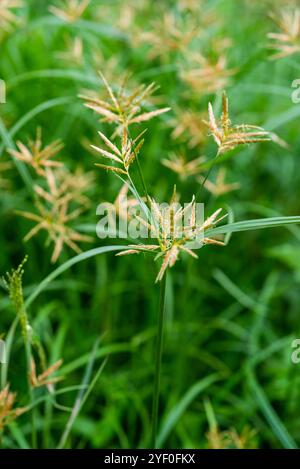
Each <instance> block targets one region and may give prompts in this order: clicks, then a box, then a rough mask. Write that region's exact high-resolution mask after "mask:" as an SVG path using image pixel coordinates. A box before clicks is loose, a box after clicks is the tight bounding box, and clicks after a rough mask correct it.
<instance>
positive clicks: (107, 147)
mask: <svg viewBox="0 0 300 469" xmlns="http://www.w3.org/2000/svg"><path fill="white" fill-rule="evenodd" d="M100 75H101V78H102V81H103V84H104V87H105V90H106V94H107V96H106V98H102V97H101V99H98V98H93V99H90V98H89V97H87V96H82V98H83V99H84V100H85V105H86V106H87V107H88V108H90V109H92V110H93V111H95V112H96V114H98V115H100V116H101V121H102V122H104V123H109V124H111V125H114V126H115V127H114V131H113V133H112V137H109V136H107V135H105V133H104V132H103V131H102V130H101V131H99V132H98V134H99V137H100V139H101V141H102V145H101V146H97V145H92V148H93V150H94V152H95V155H96V154H98V155H99V156H100V157H101V158H102V159H103V160H104V161H109V163H110V164H106V163H102V162H101V163H95V164H96V166H97V167H99V168H101V169H104V170H106V171H108V172H111V173H113V174H115V176H116V177H118V178H119V179H121V180H122V182H123V184H124V185H125V186H123V188H124V187H127V188H128V189H126V191H127V190H129V191H130V192H131V194H132V196H133V201H132V203H131V206H132V205H133V206H135V207H137V206H139V208H140V212H141V214H142V216H141V215H140V214H136V213H135V214H133V215H132V214H131V215H130V214H127V217H128V219H129V218H130V217H131V218H135V221H136V222H138V223H140V225H141V226H142V227H143V228H145V229H146V230H148V232H149V233H151V234H152V238H154V239H155V243H152V242H151V244H150V243H149V244H147V243H137V242H136V243H135V244H129V245H128V246H126V249H124V250H122V251H121V252H120V253H118V254H117V256H124V255H131V254H137V255H139V254H141V253H146V254H149V255H152V256H153V257H154V259H155V260H159V261H160V268H159V271H158V274H157V276H156V280H155V282H156V283H158V284H159V290H160V292H159V306H158V313H157V332H156V345H155V355H154V366H155V370H154V383H153V398H152V414H151V415H152V417H151V432H150V434H149V446H150V447H151V448H156V447H157V444H158V443H157V431H158V422H159V396H160V380H161V362H162V354H163V331H164V312H165V305H166V277H167V271H168V269H169V268H172V267H173V266H174V264H175V263H176V262H177V260H178V259H179V256H180V254H181V253H186V254H188V255H190V256H191V257H193V258H196V259H197V258H198V255H197V254H196V252H195V249H198V248H199V244H197V240H198V239H199V238H198V237H199V236H201V243H200V246H201V247H204V246H206V245H211V244H213V245H217V246H221V247H224V246H226V243H227V240H228V236H225V235H228V234H230V233H233V232H238V231H246V230H252V229H259V228H267V227H275V226H282V225H285V224H289V223H299V222H300V217H299V216H295V217H277V218H267V219H259V220H246V221H240V222H235V223H230V222H229V223H227V224H223V225H221V226H220V225H219V226H217V225H218V224H219V223H220V222H221V221H222V220H224V219H225V218H226V214H223V215H222V214H221V212H222V208H221V207H220V208H219V209H217V210H216V211H215V212H214V213H212V214H211V215H210V216H209V217H207V218H206V219H205V220H204V221H202V223H198V222H197V219H196V198H195V196H193V198H192V200H191V201H190V202H189V203H188V204H187V206H186V207H185V208H182V207H181V206H180V204H179V203H178V195H177V192H176V187H175V188H174V190H173V193H172V195H171V198H170V203H169V204H168V206H167V208H165V207H164V208H161V206H160V204H159V203H158V202H157V201H156V200H155V199H154V198H153V197H152V196H150V194H149V192H148V189H147V184H146V182H145V178H144V175H143V170H142V163H140V160H141V161H142V158H141V153H142V147H143V145H144V143H145V136H144V134H145V131H146V129H143V130H142V131H139V132H138V134H137V135H136V136H135V129H134V126H135V124H141V123H144V122H146V121H148V120H150V119H152V118H154V117H156V116H159V115H161V114H163V113H165V112H168V111H170V109H169V108H162V109H157V110H152V111H149V112H143V111H142V110H141V108H142V105H143V103H144V100H145V99H146V98H147V96H148V95H149V94H150V93H152V92H153V90H154V85H152V84H151V85H150V86H148V87H144V86H142V87H140V88H138V89H137V90H135V91H134V92H133V93H128V92H127V93H126V89H125V85H124V84H123V85H122V86H121V87H120V89H118V90H117V91H114V90H113V88H112V87H111V86H110V85H109V84H108V82H107V81H106V79H105V77H104V76H103V75H102V74H100ZM204 124H205V125H206V126H207V128H208V129H209V131H210V134H211V136H212V137H213V139H214V141H215V143H216V144H217V152H216V156H215V157H214V158H212V159H211V160H210V162H209V163H210V169H211V168H212V166H213V164H214V162H215V160H216V159H217V158H219V156H220V155H223V154H224V153H227V152H230V151H231V150H233V149H235V148H237V147H240V146H243V145H249V144H255V143H260V142H267V141H269V140H270V139H271V138H270V135H269V133H268V132H267V131H266V130H264V129H263V128H261V127H258V126H256V125H249V124H239V125H234V124H232V122H231V120H230V117H229V105H228V98H227V96H226V94H225V92H224V93H223V98H222V114H221V116H220V118H219V119H217V118H216V117H215V114H214V111H213V108H212V105H211V104H210V103H209V106H208V121H207V122H204ZM133 135H134V136H133ZM135 163H136V164H137V167H138V174H139V178H140V183H141V187H143V190H144V193H141V192H140V191H139V190H138V188H137V184H136V181H135V180H134V178H133V176H132V172H131V169H132V165H134V164H135ZM192 163H193V162H192ZM199 163H203V159H200V160H199V159H198V160H197V161H196V162H195V165H193V167H192V168H190V166H188V165H183V164H181V166H180V167H179V163H178V162H177V163H176V165H177V166H176V165H175V161H174V162H170V163H169V160H164V161H163V164H165V165H166V166H169V167H170V169H173V166H174V169H175V172H177V173H178V174H179V175H181V174H184V172H185V169H186V168H187V169H186V170H187V171H188V173H190V174H197V171H196V170H195V169H196V168H197V166H199ZM179 168H180V169H179ZM210 169H209V170H208V172H207V174H206V176H205V177H202V179H200V182H201V186H205V185H206V186H207V183H208V176H209V173H210ZM220 177H221V179H220V180H218V185H219V186H220V184H221V185H222V190H221V189H220V192H221V193H222V191H223V192H224V191H225V192H226V191H228V190H234V189H237V188H238V185H237V184H234V185H229V186H228V187H227V185H224V174H223V173H221V176H220ZM208 187H210V186H208ZM122 190H124V189H122ZM117 200H118V198H117ZM106 204H107V206H108V207H111V206H114V205H113V204H111V203H106ZM123 208H124V206H123ZM126 208H128V206H126V207H125V209H126ZM187 211H188V212H189V216H188V222H187V223H186V224H185V223H184V224H183V225H182V224H180V227H179V228H178V225H179V224H178V221H179V220H182V218H183V217H184V215H186V213H185V212H187ZM125 212H126V210H125ZM119 213H120V212H119ZM122 216H123V217H124V216H125V217H126V214H125V215H124V212H123V213H122ZM194 243H196V244H194ZM195 246H196V247H195Z"/></svg>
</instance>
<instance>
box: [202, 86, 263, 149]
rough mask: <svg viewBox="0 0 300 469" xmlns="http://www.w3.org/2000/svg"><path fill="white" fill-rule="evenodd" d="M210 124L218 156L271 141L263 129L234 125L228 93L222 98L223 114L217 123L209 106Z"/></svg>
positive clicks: (253, 126) (246, 125)
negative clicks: (245, 146)
mask: <svg viewBox="0 0 300 469" xmlns="http://www.w3.org/2000/svg"><path fill="white" fill-rule="evenodd" d="M208 115H209V122H208V123H207V125H208V127H209V129H210V132H211V135H212V136H213V138H214V140H215V142H216V144H217V145H218V155H220V154H222V153H225V152H227V151H230V150H233V149H234V148H236V147H237V146H240V145H246V144H250V143H256V142H266V141H269V140H270V137H269V133H268V132H267V131H265V130H264V129H263V128H262V127H258V126H255V125H248V124H241V125H232V124H231V121H230V118H229V109H228V98H227V96H226V93H225V92H224V93H223V97H222V114H221V117H220V119H219V120H218V121H217V120H216V118H215V115H214V111H213V108H212V105H211V103H209V105H208Z"/></svg>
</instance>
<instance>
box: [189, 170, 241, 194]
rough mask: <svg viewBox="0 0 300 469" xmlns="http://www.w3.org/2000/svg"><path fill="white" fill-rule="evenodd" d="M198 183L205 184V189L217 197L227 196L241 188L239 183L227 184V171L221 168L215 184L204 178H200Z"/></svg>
mask: <svg viewBox="0 0 300 469" xmlns="http://www.w3.org/2000/svg"><path fill="white" fill-rule="evenodd" d="M197 179H198V181H199V183H200V184H203V185H204V187H205V188H206V189H207V190H208V191H209V192H210V193H211V194H213V195H214V196H215V197H219V196H221V195H224V194H227V193H228V192H231V191H235V190H237V189H239V188H240V187H241V186H240V184H239V183H238V182H232V183H227V182H225V181H226V169H225V168H221V169H219V170H218V173H217V176H216V179H215V182H212V181H210V180H208V179H206V178H204V177H203V176H201V175H200V176H199V177H198V178H197Z"/></svg>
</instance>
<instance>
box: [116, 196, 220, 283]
mask: <svg viewBox="0 0 300 469" xmlns="http://www.w3.org/2000/svg"><path fill="white" fill-rule="evenodd" d="M149 204H150V208H151V219H149V220H144V219H143V218H142V217H140V216H136V219H137V220H138V221H139V222H140V223H141V224H142V225H144V226H145V227H146V228H147V229H148V230H149V232H151V234H152V236H154V237H155V238H156V239H157V243H158V244H154V245H147V244H138V245H132V246H129V247H130V248H132V249H129V250H126V251H124V252H122V253H120V254H119V255H122V256H123V255H128V254H139V253H140V252H155V251H157V252H158V253H157V255H156V257H155V259H158V258H162V264H161V268H160V270H159V273H158V275H157V277H156V282H158V281H161V280H162V278H163V276H164V274H165V272H166V270H167V269H168V268H169V267H170V268H171V267H173V265H174V264H175V262H176V261H177V259H178V258H179V254H180V252H186V253H187V254H189V255H190V256H192V257H194V258H198V256H197V254H196V253H195V252H194V250H195V249H198V248H199V247H201V245H206V244H215V245H219V246H224V243H223V242H222V241H219V240H217V239H214V238H210V237H206V236H205V231H207V230H208V229H210V228H212V227H213V226H215V225H216V224H217V223H219V222H220V221H221V220H223V218H224V217H225V216H226V215H224V216H221V217H219V215H220V212H221V210H222V209H218V210H216V211H215V212H214V213H213V214H212V215H211V216H210V217H208V218H207V219H206V220H205V221H204V222H203V223H200V224H198V223H197V219H196V202H195V198H194V197H193V199H192V201H191V202H190V203H189V204H186V205H185V206H180V204H179V203H178V197H177V193H176V187H174V191H173V195H172V198H171V201H170V203H169V204H162V205H161V204H159V203H158V202H156V201H155V200H154V199H151V198H150V197H149ZM186 219H188V222H186ZM200 235H201V238H200V239H201V244H199V236H200ZM193 243H196V244H193Z"/></svg>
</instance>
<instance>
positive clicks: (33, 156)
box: [7, 128, 64, 176]
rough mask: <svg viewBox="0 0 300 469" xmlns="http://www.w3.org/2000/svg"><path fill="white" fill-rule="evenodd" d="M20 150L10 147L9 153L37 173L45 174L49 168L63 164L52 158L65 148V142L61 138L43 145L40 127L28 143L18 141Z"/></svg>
mask: <svg viewBox="0 0 300 469" xmlns="http://www.w3.org/2000/svg"><path fill="white" fill-rule="evenodd" d="M16 145H17V148H18V150H14V149H12V148H9V149H8V150H7V151H8V153H9V154H10V155H11V156H13V157H14V158H16V159H17V160H19V161H22V162H24V163H26V164H28V165H29V166H31V167H32V168H34V170H35V171H36V173H37V174H39V175H41V176H45V174H46V172H45V170H46V169H47V168H55V167H58V166H62V163H61V162H59V161H54V160H52V158H53V157H54V156H56V155H57V153H58V152H59V151H60V150H61V149H62V148H63V146H64V145H63V143H62V142H61V141H60V140H56V141H55V142H52V143H50V144H49V145H46V146H45V147H43V143H42V130H41V128H38V129H37V131H36V138H35V140H29V142H28V145H27V146H26V145H25V144H24V143H22V142H20V141H17V142H16Z"/></svg>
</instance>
